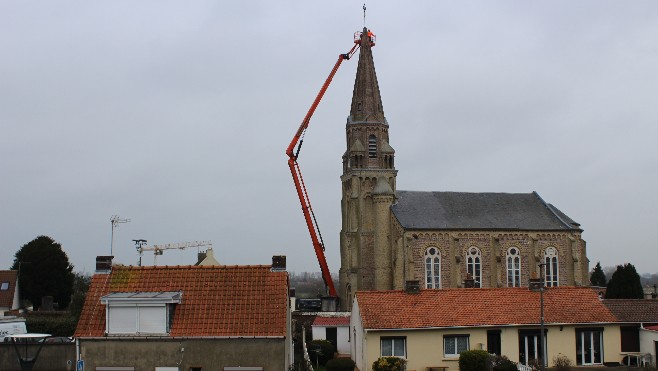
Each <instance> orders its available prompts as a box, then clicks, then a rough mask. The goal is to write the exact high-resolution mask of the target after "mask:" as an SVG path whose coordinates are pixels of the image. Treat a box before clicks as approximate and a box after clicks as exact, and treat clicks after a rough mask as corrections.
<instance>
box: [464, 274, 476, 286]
mask: <svg viewBox="0 0 658 371" xmlns="http://www.w3.org/2000/svg"><path fill="white" fill-rule="evenodd" d="M464 287H466V288H467V289H472V288H473V287H475V279H474V278H473V276H471V274H470V273H466V279H464Z"/></svg>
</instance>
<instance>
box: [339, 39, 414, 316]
mask: <svg viewBox="0 0 658 371" xmlns="http://www.w3.org/2000/svg"><path fill="white" fill-rule="evenodd" d="M359 42H360V44H361V51H360V54H359V62H358V67H357V71H356V79H355V81H354V91H353V93H352V106H351V107H350V115H349V117H348V118H347V124H346V125H345V134H346V139H347V143H346V144H347V146H346V150H345V153H344V154H343V175H342V176H341V178H340V179H341V182H342V193H343V197H342V200H341V210H342V219H343V224H342V228H341V234H340V236H341V241H340V246H341V250H340V251H341V252H340V255H341V268H340V284H341V286H340V290H339V291H340V297H341V303H342V304H341V305H342V308H343V309H345V310H349V309H350V305H351V303H352V297H353V295H354V292H356V291H358V290H391V289H393V288H395V287H394V282H398V281H400V280H399V279H397V278H395V279H394V277H393V274H394V272H397V271H398V270H399V269H398V268H397V267H398V266H400V264H401V263H399V264H398V265H397V266H395V265H394V262H393V260H392V255H391V254H392V250H391V243H390V237H391V229H390V221H391V205H392V204H393V203H394V202H395V197H396V196H395V195H396V193H395V178H396V175H397V170H395V163H394V159H395V150H394V149H393V147H391V145H390V144H389V139H388V129H389V127H388V122H387V121H386V118H385V116H384V109H383V106H382V98H381V95H380V93H379V84H378V82H377V74H376V73H375V63H374V61H373V57H372V47H373V45H374V43H375V40H374V35H372V34H371V33H370V31H369V30H368V29H367V28H364V29H363V32H362V34H361V39H360V41H359ZM402 260H403V259H399V262H402ZM395 274H397V273H395ZM396 277H397V276H396Z"/></svg>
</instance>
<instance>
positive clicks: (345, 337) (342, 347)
mask: <svg viewBox="0 0 658 371" xmlns="http://www.w3.org/2000/svg"><path fill="white" fill-rule="evenodd" d="M329 327H336V338H337V339H336V340H337V342H338V344H336V352H338V353H339V354H350V351H351V350H350V328H349V327H348V326H329ZM312 335H313V340H317V339H323V340H326V339H327V327H324V326H313V331H312Z"/></svg>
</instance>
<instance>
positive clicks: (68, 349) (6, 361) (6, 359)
mask: <svg viewBox="0 0 658 371" xmlns="http://www.w3.org/2000/svg"><path fill="white" fill-rule="evenodd" d="M37 349H38V345H29V346H28V349H27V352H28V353H27V354H28V356H30V355H33V354H35V352H36V350H37ZM20 350H21V352H24V351H25V348H23V347H21V348H20ZM75 363H76V359H75V344H74V343H68V344H61V343H60V344H57V343H52V344H49V343H47V344H44V346H43V348H41V352H40V353H39V357H38V358H37V361H36V363H35V364H34V368H33V371H65V370H66V371H72V370H75ZM0 370H2V371H19V370H21V365H20V363H19V362H18V357H17V355H16V350H15V349H14V345H13V344H11V343H8V342H3V343H0Z"/></svg>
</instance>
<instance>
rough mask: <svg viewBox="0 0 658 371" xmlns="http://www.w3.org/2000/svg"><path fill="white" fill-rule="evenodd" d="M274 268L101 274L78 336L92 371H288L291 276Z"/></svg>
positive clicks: (167, 269) (281, 268) (127, 269)
mask: <svg viewBox="0 0 658 371" xmlns="http://www.w3.org/2000/svg"><path fill="white" fill-rule="evenodd" d="M273 261H274V262H275V264H274V265H273V266H269V265H268V266H265V265H254V266H176V267H161V266H159V267H157V266H156V267H126V266H121V267H112V268H111V270H108V271H105V272H100V273H97V274H95V275H94V276H93V278H92V282H91V287H90V289H89V293H88V294H87V297H86V300H85V305H84V309H83V312H82V314H81V317H80V321H79V323H78V326H77V328H76V332H75V337H76V338H77V341H78V343H79V349H80V357H79V358H80V359H82V360H84V362H85V370H91V371H104V370H122V371H129V370H168V371H171V370H189V371H202V370H233V371H236V370H244V371H248V370H249V371H253V370H285V369H288V367H289V365H290V364H291V363H292V353H291V347H292V336H291V334H290V310H289V305H288V303H289V296H288V274H287V272H285V264H283V266H281V265H279V263H278V262H280V261H281V260H280V259H273ZM284 261H285V260H284Z"/></svg>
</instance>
